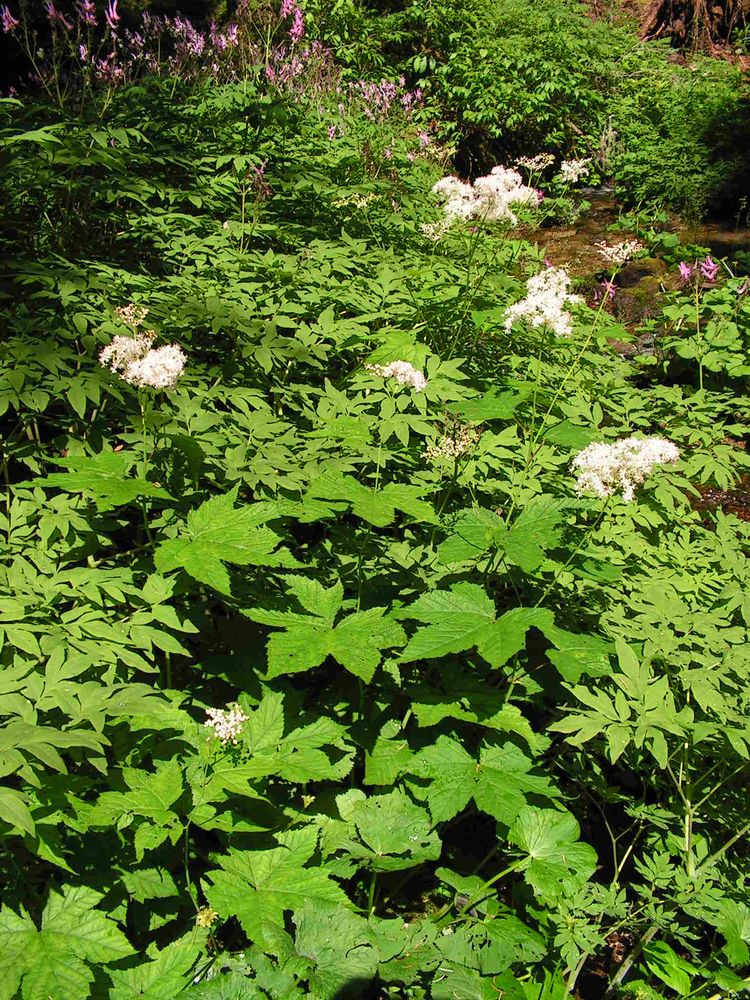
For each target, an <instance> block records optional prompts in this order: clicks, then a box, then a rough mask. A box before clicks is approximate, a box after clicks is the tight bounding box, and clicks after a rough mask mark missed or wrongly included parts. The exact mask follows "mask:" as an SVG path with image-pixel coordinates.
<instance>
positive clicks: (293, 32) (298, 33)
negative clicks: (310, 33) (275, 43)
mask: <svg viewBox="0 0 750 1000" xmlns="http://www.w3.org/2000/svg"><path fill="white" fill-rule="evenodd" d="M304 33H305V20H304V18H303V17H302V11H301V10H300V9H299V7H296V8H295V11H294V22H293V24H292V26H291V28H290V29H289V37H290V38H291V40H292V41H293V42H298V41H299V40H300V39H301V38H302V36H303V35H304Z"/></svg>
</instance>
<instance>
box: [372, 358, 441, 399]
mask: <svg viewBox="0 0 750 1000" xmlns="http://www.w3.org/2000/svg"><path fill="white" fill-rule="evenodd" d="M365 368H366V369H367V371H368V372H372V373H373V375H379V376H380V378H395V380H396V381H397V382H398V383H399V384H400V385H408V386H411V388H412V389H414V391H415V392H422V391H423V390H424V389H426V388H427V379H426V378H425V376H424V372H421V371H420V370H419V369H418V368H415V367H414V365H412V364H410V363H409V362H408V361H392V362H391V363H390V364H389V365H365Z"/></svg>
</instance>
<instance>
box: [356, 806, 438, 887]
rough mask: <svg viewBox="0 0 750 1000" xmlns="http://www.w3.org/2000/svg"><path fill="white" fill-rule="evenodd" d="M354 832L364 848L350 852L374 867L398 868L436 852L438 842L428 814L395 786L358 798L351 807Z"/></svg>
mask: <svg viewBox="0 0 750 1000" xmlns="http://www.w3.org/2000/svg"><path fill="white" fill-rule="evenodd" d="M351 815H352V818H353V820H354V824H355V826H356V828H357V833H358V834H359V837H360V838H361V840H362V843H363V844H364V845H365V847H366V848H367V850H366V851H364V852H359V853H358V852H356V850H354V848H352V851H353V854H354V856H355V857H356V856H360V857H362V858H363V859H366V860H367V862H368V864H369V867H371V868H373V869H375V871H399V870H401V869H404V868H411V867H413V866H414V865H417V864H419V863H420V862H421V861H432V860H434V859H435V858H438V857H439V856H440V851H441V844H440V838H439V837H438V835H437V833H436V832H435V831H434V830H433V829H432V823H431V822H430V817H429V816H428V814H427V813H426V812H425V810H424V809H422V808H420V806H418V805H417V804H416V803H415V802H412V800H411V799H410V798H409V797H408V795H406V794H405V793H404V792H401V791H399V790H395V791H392V792H389V793H388V794H387V795H375V796H372V797H371V798H368V799H364V800H361V801H358V802H356V803H355V804H354V806H353V807H352V810H351Z"/></svg>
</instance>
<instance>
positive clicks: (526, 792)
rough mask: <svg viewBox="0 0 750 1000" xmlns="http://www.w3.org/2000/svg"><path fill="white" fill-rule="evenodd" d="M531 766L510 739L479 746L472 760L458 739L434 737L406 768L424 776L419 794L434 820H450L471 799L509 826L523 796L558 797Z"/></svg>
mask: <svg viewBox="0 0 750 1000" xmlns="http://www.w3.org/2000/svg"><path fill="white" fill-rule="evenodd" d="M532 767H533V764H532V761H530V760H529V758H528V757H526V756H525V754H523V753H522V752H521V751H520V750H519V749H518V747H516V746H515V744H513V743H507V744H506V745H505V746H503V747H485V748H484V749H483V750H482V751H481V752H480V756H479V761H477V760H475V758H474V757H472V756H471V755H470V754H469V753H468V752H467V751H466V750H465V749H464V748H463V747H462V746H461V744H460V743H457V742H456V741H455V740H452V739H450V738H449V737H447V736H440V737H439V738H438V740H437V742H436V743H435V744H434V746H431V747H427V748H426V749H425V750H422V751H421V752H420V753H418V754H416V755H415V757H414V763H413V765H412V767H411V769H410V770H411V773H412V774H415V775H417V776H418V777H420V778H427V779H428V780H429V785H428V786H427V788H426V790H425V793H424V794H425V797H426V800H427V804H428V806H429V808H430V814H431V815H432V819H433V821H434V822H435V823H440V822H445V821H446V820H449V819H452V818H453V817H454V816H456V815H457V814H458V813H459V812H461V811H462V810H463V809H464V808H465V807H466V806H467V805H468V803H469V802H470V800H471V799H472V798H473V799H474V801H475V803H476V806H477V808H478V809H481V810H482V811H483V812H486V813H489V815H490V816H493V817H494V818H495V819H497V820H499V821H500V822H501V823H505V824H506V825H507V826H510V824H511V823H512V822H513V821H514V820H515V818H516V816H518V814H519V813H520V811H521V810H522V809H523V807H524V806H525V805H526V803H527V801H528V798H529V796H532V795H533V796H535V797H541V798H544V799H555V798H557V797H559V792H558V791H557V790H556V789H555V788H554V787H553V786H552V785H551V784H550V782H549V779H548V778H546V777H544V776H542V775H536V774H533V773H532Z"/></svg>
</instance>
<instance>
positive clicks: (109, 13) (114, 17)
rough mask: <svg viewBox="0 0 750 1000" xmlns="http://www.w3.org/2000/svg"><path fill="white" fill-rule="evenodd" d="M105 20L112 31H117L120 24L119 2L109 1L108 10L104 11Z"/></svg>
mask: <svg viewBox="0 0 750 1000" xmlns="http://www.w3.org/2000/svg"><path fill="white" fill-rule="evenodd" d="M104 20H105V21H106V22H107V25H108V26H109V28H110V30H111V31H117V25H118V24H119V23H120V15H119V14H118V13H117V0H109V3H108V4H107V9H106V10H105V11H104Z"/></svg>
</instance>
